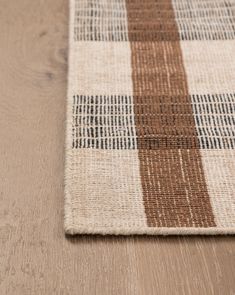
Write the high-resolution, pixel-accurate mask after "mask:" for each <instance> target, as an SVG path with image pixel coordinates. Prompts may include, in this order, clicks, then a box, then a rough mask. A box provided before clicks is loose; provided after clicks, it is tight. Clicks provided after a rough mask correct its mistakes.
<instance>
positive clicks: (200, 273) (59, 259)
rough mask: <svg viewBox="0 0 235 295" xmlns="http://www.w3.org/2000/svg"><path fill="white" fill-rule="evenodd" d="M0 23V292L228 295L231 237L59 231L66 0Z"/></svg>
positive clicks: (17, 6)
mask: <svg viewBox="0 0 235 295" xmlns="http://www.w3.org/2000/svg"><path fill="white" fill-rule="evenodd" d="M0 25H1V34H0V44H1V46H0V57H1V58H0V69H1V71H0V111H1V113H0V139H1V144H0V177H1V190H0V192H1V194H0V294H1V295H5V294H10V295H13V294H16V295H21V294H22V295H32V294H50V295H51V294H63V295H64V294H69V295H73V294H89V295H90V294H91V295H92V294H102V295H106V294H107V295H110V294H118V295H119V294H121V295H122V294H128V295H130V294H131V295H132V294H137V295H139V294H140V295H142V294H147V295H149V294H150V295H151V294H176V295H177V294H180V295H183V294H187V295H188V294H193V295H194V294H206V295H210V294H230V295H231V294H235V280H234V274H235V244H234V237H184V238H178V237H166V238H164V237H129V238H127V237H99V236H93V237H92V236H78V237H76V238H68V237H65V235H64V231H63V177H64V172H63V166H64V121H65V108H66V73H67V42H68V1H67V0H37V1H32V0H21V1H16V0H15V1H8V0H0Z"/></svg>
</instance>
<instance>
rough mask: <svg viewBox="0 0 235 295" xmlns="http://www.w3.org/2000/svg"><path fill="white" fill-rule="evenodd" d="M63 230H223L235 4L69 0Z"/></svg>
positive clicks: (229, 227) (230, 222)
mask: <svg viewBox="0 0 235 295" xmlns="http://www.w3.org/2000/svg"><path fill="white" fill-rule="evenodd" d="M69 31H70V41H69V47H70V48H69V74H68V97H67V128H66V163H65V231H66V233H67V234H83V233H85V234H123V235H127V234H234V233H235V150H234V148H235V0H214V1H212V0H193V1H188V0H70V27H69Z"/></svg>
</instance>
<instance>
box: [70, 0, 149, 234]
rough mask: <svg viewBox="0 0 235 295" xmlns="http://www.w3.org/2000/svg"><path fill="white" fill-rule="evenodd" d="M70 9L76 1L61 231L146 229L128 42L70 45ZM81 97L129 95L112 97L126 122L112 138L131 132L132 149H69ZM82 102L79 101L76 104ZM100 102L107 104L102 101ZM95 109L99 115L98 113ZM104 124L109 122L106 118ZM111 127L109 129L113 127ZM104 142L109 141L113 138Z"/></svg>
mask: <svg viewBox="0 0 235 295" xmlns="http://www.w3.org/2000/svg"><path fill="white" fill-rule="evenodd" d="M106 2H107V1H106ZM102 3H104V1H103V2H102ZM107 3H108V2H107ZM74 8H75V1H74V0H71V1H70V43H69V74H68V94H67V95H68V97H67V131H66V132H67V138H66V163H65V231H66V232H67V233H76V232H79V229H80V228H83V227H84V226H86V227H87V230H88V231H89V228H91V227H96V228H100V227H104V226H106V227H113V228H131V227H133V228H135V227H138V228H143V227H147V223H146V216H145V211H144V206H143V196H142V187H141V180H140V172H139V159H138V151H137V150H134V149H133V148H135V147H136V131H135V123H134V114H133V97H132V95H133V93H132V88H133V86H132V77H131V52H130V45H129V42H121V43H119V42H103V41H99V42H92V41H74ZM81 95H82V96H83V98H82V101H84V102H86V97H88V96H89V97H91V96H92V95H95V96H97V97H102V96H106V101H108V102H109V104H110V102H111V101H112V99H111V98H110V97H111V95H116V96H117V97H118V96H119V95H125V96H127V95H128V105H125V101H126V100H125V99H119V98H115V99H116V100H117V99H118V104H119V111H120V118H121V120H122V122H124V125H125V130H116V131H115V133H114V134H113V135H112V136H118V138H117V141H119V142H120V141H121V140H120V137H119V136H120V135H121V134H122V132H124V131H125V133H124V134H127V130H126V129H128V128H129V130H131V129H132V130H133V131H132V134H131V136H132V137H133V138H134V142H133V141H132V144H131V146H130V148H132V149H131V150H101V149H91V148H90V149H89V148H86V149H72V144H73V134H72V130H73V124H74V122H73V115H74V114H73V106H74V96H76V97H77V96H81ZM107 97H108V100H107ZM80 100H81V99H80ZM80 100H77V101H79V104H80ZM101 100H102V101H105V100H104V99H102V98H101ZM88 101H89V100H88ZM114 103H115V101H114ZM93 104H94V103H93ZM94 106H95V105H94ZM100 107H102V105H101V106H100ZM106 107H107V106H106ZM115 107H117V106H115ZM126 108H128V112H129V113H128V115H129V119H128V121H126V122H125V121H123V116H124V114H123V112H125V109H126ZM84 110H87V113H86V114H85V113H82V114H83V115H85V116H89V115H90V114H89V113H88V108H87V107H86V108H84V109H82V112H83V111H84ZM99 111H100V112H101V109H99ZM102 112H103V111H102ZM102 114H103V113H102ZM102 114H101V115H102ZM79 115H81V114H79ZM98 115H99V112H98ZM107 115H108V116H110V115H111V114H109V113H108V114H107ZM90 116H91V115H90ZM78 117H79V116H78ZM131 117H132V118H131ZM101 119H102V120H103V122H104V121H105V120H104V118H101ZM80 121H81V124H83V126H80V127H83V128H85V129H83V130H85V131H84V132H85V133H86V132H87V129H86V128H87V127H89V126H87V125H84V124H85V123H84V122H85V121H84V122H83V120H80ZM99 122H100V121H99ZM106 122H109V123H110V121H109V120H106ZM109 123H107V124H108V125H107V126H104V128H103V131H105V129H106V131H109V129H110V124H109ZM118 124H119V123H118ZM115 126H116V125H115ZM115 126H113V127H112V128H116V127H115ZM98 127H102V126H98ZM117 127H118V125H117ZM99 130H100V129H99ZM99 136H100V134H99ZM107 139H108V140H112V139H113V138H107ZM88 145H89V144H88V141H86V146H88Z"/></svg>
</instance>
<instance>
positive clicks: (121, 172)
mask: <svg viewBox="0 0 235 295" xmlns="http://www.w3.org/2000/svg"><path fill="white" fill-rule="evenodd" d="M67 156H68V157H70V160H71V161H70V167H68V169H67V173H66V183H67V185H66V196H67V198H66V199H67V202H66V204H65V230H66V231H67V232H70V233H71V231H75V232H76V231H77V230H79V229H80V228H83V227H85V226H87V228H92V227H97V228H100V227H107V228H108V227H113V228H114V229H115V228H126V229H128V228H132V227H133V228H136V227H146V226H147V224H146V217H145V213H144V206H143V203H142V199H143V196H142V188H141V180H140V175H139V161H138V151H137V150H125V151H124V150H122V151H120V150H94V149H93V150H92V149H80V150H70V151H67Z"/></svg>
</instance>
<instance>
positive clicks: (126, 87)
mask: <svg viewBox="0 0 235 295" xmlns="http://www.w3.org/2000/svg"><path fill="white" fill-rule="evenodd" d="M71 51H72V62H71V64H70V67H71V68H70V89H71V91H72V93H73V94H79V95H114V94H117V95H132V79H131V58H130V56H131V51H130V45H129V42H91V41H79V42H73V44H72V48H71Z"/></svg>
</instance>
